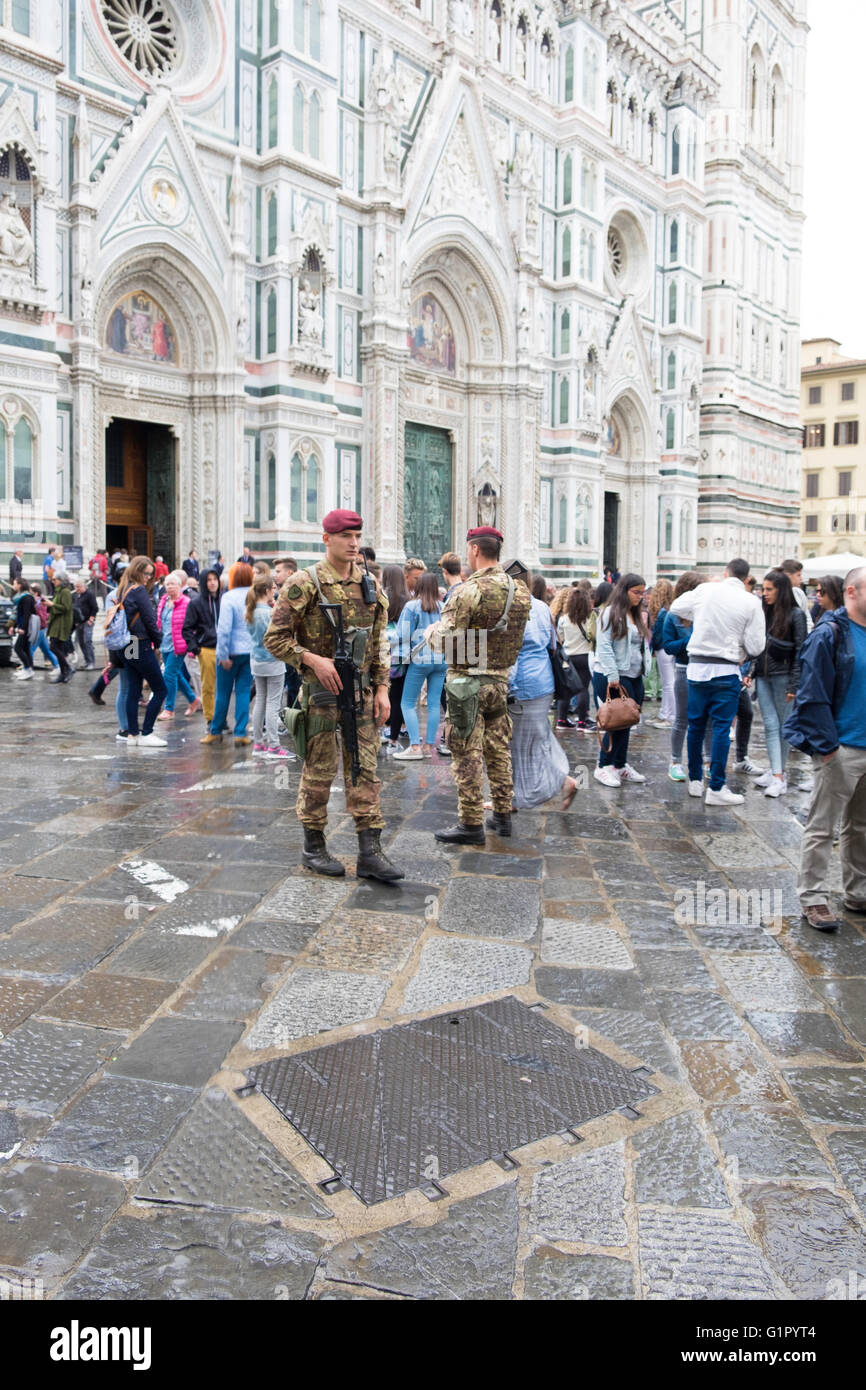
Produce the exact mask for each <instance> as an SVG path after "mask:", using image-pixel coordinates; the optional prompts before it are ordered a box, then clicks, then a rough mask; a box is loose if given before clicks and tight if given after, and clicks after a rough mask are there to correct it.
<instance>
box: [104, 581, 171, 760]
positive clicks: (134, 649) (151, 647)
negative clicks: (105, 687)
mask: <svg viewBox="0 0 866 1390" xmlns="http://www.w3.org/2000/svg"><path fill="white" fill-rule="evenodd" d="M155 575H156V570H155V568H154V563H153V561H152V560H151V559H150V558H149V556H147V555H136V557H135V559H134V560H130V562H129V564H128V565H126V566H125V567H124V569H123V571H122V573H121V576H120V580H119V582H118V585H117V593H116V595H115V604H118V603H119V604H121V605H122V606H123V612H124V616H125V618H126V627H127V631H128V632H129V642H128V644H127V646H126V647H125V648H124V652H123V660H124V664H125V666H126V678H127V679H126V731H127V737H126V742H127V745H128V746H130V745H132V744H135V743H137V744H139V745H141V746H143V747H147V748H165V747H166V741H165V739H164V738H160V737H159V735H158V734H155V733H154V732H153V726H154V724H155V723H156V716H157V715H158V714H159V712H160V710H161V708H162V702H163V700H164V699H165V695H166V685H165V681H164V680H163V677H162V671H161V670H160V665H159V661H158V659H157V655H156V653H157V652H158V651H159V647H160V643H161V641H162V634H161V632H160V630H159V627H158V625H157V621H156V613H155V612H154V610H153V603H152V602H151V597H150V595H151V590H152V589H153V583H154V578H155ZM113 617H114V611H113V610H112V611H111V612H109V613H108V614H107V615H106V623H108V622H110V621H111V620H112V618H113ZM145 681H147V683H148V685H149V686H150V692H151V693H150V699H149V700H148V702H147V708H146V710H145V711H144V723H143V724H142V728H141V733H140V734H139V729H138V702H139V700H140V699H141V691H142V687H143V686H144V682H145Z"/></svg>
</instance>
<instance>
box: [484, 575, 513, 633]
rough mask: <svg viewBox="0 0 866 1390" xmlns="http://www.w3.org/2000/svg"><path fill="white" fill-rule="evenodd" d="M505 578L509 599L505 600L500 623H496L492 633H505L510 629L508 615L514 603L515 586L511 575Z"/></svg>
mask: <svg viewBox="0 0 866 1390" xmlns="http://www.w3.org/2000/svg"><path fill="white" fill-rule="evenodd" d="M505 577H506V579H507V580H508V597H507V598H506V600H505V607H504V608H503V610H502V613H501V615H500V617H499V619H498V621H497V622H495V623H494V625H493V627H492V628H491V629H490V631H491V632H504V631H505V629H506V628H507V627H508V614H509V613H510V612H511V605H512V603H513V602H514V592H515V584H514V580H513V579H512V578H511V575H510V574H507V575H506V576H505Z"/></svg>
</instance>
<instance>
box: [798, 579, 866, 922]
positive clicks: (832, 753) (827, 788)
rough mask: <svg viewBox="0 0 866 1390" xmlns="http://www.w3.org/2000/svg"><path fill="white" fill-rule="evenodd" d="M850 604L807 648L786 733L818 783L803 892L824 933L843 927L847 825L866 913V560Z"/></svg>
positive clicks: (850, 861)
mask: <svg viewBox="0 0 866 1390" xmlns="http://www.w3.org/2000/svg"><path fill="white" fill-rule="evenodd" d="M843 587H844V605H843V606H842V607H840V608H837V609H836V611H835V613H828V614H827V615H826V616H825V617H824V618H822V620H821V621H820V622H819V623H818V624H817V625H816V626H815V628H814V629H813V630H812V632H811V633H810V634H809V636H808V637H807V638H806V641H805V642H804V643H803V645H802V647H801V648H800V684H799V687H798V689H797V695H796V698H795V699H794V702H793V708H792V709H791V712H790V714H789V715H788V717H787V719H786V720H785V723H784V725H783V726H782V735H783V737H784V738H786V739H787V740H788V742H789V743H790V744H791V745H792V747H794V748H799V749H800V750H801V751H802V752H803V753H807V754H809V755H810V756H811V758H812V767H813V771H814V777H815V787H814V792H813V795H812V800H811V802H810V803H809V815H808V819H807V821H806V825H805V828H804V831H803V840H802V848H801V855H800V875H799V878H798V881H797V893H798V895H799V898H800V903H801V905H802V908H803V916H804V918H805V919H806V921H807V923H808V924H809V926H810V927H814V928H815V930H816V931H825V932H826V931H835V930H837V929H838V927H839V926H840V922H839V920H838V918H836V917H835V916H834V914H833V913H832V912H831V910H830V907H829V904H828V901H827V898H828V892H827V878H828V874H829V869H830V859H831V856H832V853H833V837H834V834H835V830H836V826H837V825H838V824H839V823H840V822H841V827H840V830H839V857H840V859H841V861H842V887H843V892H844V897H843V906H844V908H845V910H846V912H853V913H857V914H858V915H860V914H866V700H864V698H863V692H864V691H866V565H858V566H857V567H856V568H855V569H853V570H850V571H849V573H848V574H847V575H846V576H845V582H844V586H843Z"/></svg>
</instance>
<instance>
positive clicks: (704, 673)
mask: <svg viewBox="0 0 866 1390" xmlns="http://www.w3.org/2000/svg"><path fill="white" fill-rule="evenodd" d="M670 611H671V612H672V613H673V614H675V615H676V617H678V618H686V619H688V620H689V621H690V622H691V624H692V636H691V639H690V641H689V649H688V650H689V670H688V674H689V680H697V681H707V680H714V679H716V678H718V677H719V676H733V675H736V674H737V667H738V666H740V665H742V663H743V662H744V661H747V660H748V659H749V657H752V656H759V655H760V654H761V652H762V651H763V650H764V647H765V645H766V628H765V623H764V611H763V609H762V607H761V603H760V600H759V599H757V598H755V597H754V595H753V594H749V593H747V592H746V586H745V585H744V584H743V582H742V580H740V579H734V578H729V579H723V580H722V581H721V583H719V584H714V583H712V582H707V583H706V584H699V585H698V587H697V588H696V589H691V590H690V591H689V592H688V593H687V594H680V596H679V598H675V599H674V601H673V603H672V604H671V608H670ZM696 656H698V657H700V656H704V657H709V658H710V659H709V660H708V661H694V659H693V658H694V657H696ZM713 657H716V658H721V659H720V660H717V661H713V659H712V658H713Z"/></svg>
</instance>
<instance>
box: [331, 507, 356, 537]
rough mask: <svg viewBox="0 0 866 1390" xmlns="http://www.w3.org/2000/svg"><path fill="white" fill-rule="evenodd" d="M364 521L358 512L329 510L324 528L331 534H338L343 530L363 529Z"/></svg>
mask: <svg viewBox="0 0 866 1390" xmlns="http://www.w3.org/2000/svg"><path fill="white" fill-rule="evenodd" d="M363 529H364V523H363V521H362V520H361V518H360V517H359V516H358V513H357V512H347V511H343V510H338V511H336V512H328V515H327V516H326V517H325V519H324V521H323V522H322V530H323V531H325V532H326V533H327V534H328V535H329V536H338V535H339V534H340V532H341V531H363Z"/></svg>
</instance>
